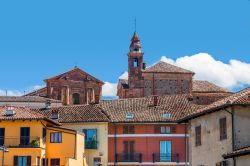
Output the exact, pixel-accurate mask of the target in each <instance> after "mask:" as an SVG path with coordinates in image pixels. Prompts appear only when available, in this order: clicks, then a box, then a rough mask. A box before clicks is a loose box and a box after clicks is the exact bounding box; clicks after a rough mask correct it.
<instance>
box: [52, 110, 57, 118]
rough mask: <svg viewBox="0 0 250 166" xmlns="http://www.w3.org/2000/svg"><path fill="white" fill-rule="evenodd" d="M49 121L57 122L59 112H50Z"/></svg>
mask: <svg viewBox="0 0 250 166" xmlns="http://www.w3.org/2000/svg"><path fill="white" fill-rule="evenodd" d="M51 119H53V120H58V119H59V112H58V110H52V112H51Z"/></svg>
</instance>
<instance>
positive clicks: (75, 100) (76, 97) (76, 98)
mask: <svg viewBox="0 0 250 166" xmlns="http://www.w3.org/2000/svg"><path fill="white" fill-rule="evenodd" d="M73 104H80V95H79V94H78V93H74V94H73Z"/></svg>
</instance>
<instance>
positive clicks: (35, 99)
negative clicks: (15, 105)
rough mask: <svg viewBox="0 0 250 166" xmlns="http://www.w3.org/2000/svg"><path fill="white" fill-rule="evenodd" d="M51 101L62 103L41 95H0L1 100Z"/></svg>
mask: <svg viewBox="0 0 250 166" xmlns="http://www.w3.org/2000/svg"><path fill="white" fill-rule="evenodd" d="M47 101H50V102H51V103H61V101H59V100H54V99H49V98H44V97H40V96H0V102H30V103H32V102H37V103H46V102H47Z"/></svg>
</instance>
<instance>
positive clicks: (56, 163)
mask: <svg viewBox="0 0 250 166" xmlns="http://www.w3.org/2000/svg"><path fill="white" fill-rule="evenodd" d="M50 165H51V166H60V159H58V158H57V159H51V160H50Z"/></svg>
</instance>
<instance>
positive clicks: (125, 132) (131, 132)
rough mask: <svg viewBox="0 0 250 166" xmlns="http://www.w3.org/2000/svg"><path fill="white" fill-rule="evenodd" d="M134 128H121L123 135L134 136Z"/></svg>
mask: <svg viewBox="0 0 250 166" xmlns="http://www.w3.org/2000/svg"><path fill="white" fill-rule="evenodd" d="M134 133H135V127H134V126H123V134H134Z"/></svg>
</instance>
